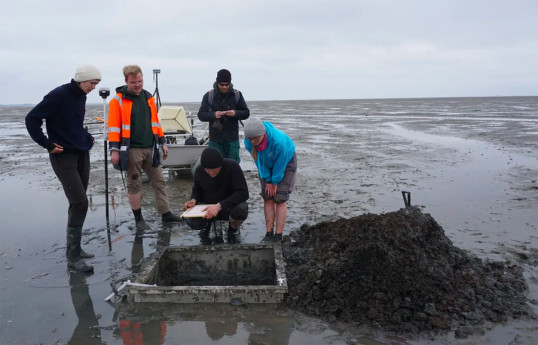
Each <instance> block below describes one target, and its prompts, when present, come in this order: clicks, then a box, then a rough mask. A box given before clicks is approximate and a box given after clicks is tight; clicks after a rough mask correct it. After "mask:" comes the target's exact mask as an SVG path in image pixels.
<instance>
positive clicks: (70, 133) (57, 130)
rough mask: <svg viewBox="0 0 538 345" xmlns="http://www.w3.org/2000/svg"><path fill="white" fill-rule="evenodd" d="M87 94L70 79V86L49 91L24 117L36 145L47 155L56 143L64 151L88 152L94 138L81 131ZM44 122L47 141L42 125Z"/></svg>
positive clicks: (82, 129)
mask: <svg viewBox="0 0 538 345" xmlns="http://www.w3.org/2000/svg"><path fill="white" fill-rule="evenodd" d="M85 113H86V93H85V92H84V91H82V89H81V88H80V87H79V86H78V83H77V82H76V81H74V80H73V79H71V83H69V84H64V85H62V86H59V87H57V88H55V89H54V90H52V91H51V92H49V93H48V94H47V95H46V96H45V97H43V100H42V101H41V102H40V103H39V104H38V105H36V106H35V107H34V108H33V109H32V110H30V112H29V113H28V115H26V128H27V129H28V133H29V134H30V136H31V137H32V139H34V141H35V142H36V143H38V144H39V145H41V146H43V147H44V148H46V149H47V150H48V151H49V152H50V151H52V150H53V149H54V147H55V146H54V144H53V143H56V144H58V145H60V146H63V148H64V149H66V150H74V151H89V150H90V149H91V148H92V146H93V137H92V136H91V135H90V134H89V133H88V131H86V129H84V115H85ZM43 119H46V128H47V135H48V138H47V137H46V136H45V134H43V130H42V129H41V126H42V125H43Z"/></svg>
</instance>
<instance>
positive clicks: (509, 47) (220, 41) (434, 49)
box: [0, 0, 538, 104]
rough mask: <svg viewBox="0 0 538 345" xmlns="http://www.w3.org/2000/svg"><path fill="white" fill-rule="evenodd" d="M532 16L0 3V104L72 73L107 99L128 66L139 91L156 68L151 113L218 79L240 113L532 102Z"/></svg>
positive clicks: (449, 10) (359, 6) (243, 2)
mask: <svg viewBox="0 0 538 345" xmlns="http://www.w3.org/2000/svg"><path fill="white" fill-rule="evenodd" d="M537 18H538V1H536V0H511V1H507V0H476V1H475V0H445V1H440V0H411V1H406V0H393V1H388V0H328V1H321V0H285V1H281V0H221V1H214V0H196V1H186V0H150V1H148V0H144V1H139V0H129V1H114V0H93V1H81V0H49V1H42V0H41V1H28V0H13V1H4V2H3V4H2V10H1V11H0V24H1V25H2V30H1V31H0V62H1V63H0V78H1V84H0V104H18V103H37V102H39V101H40V100H41V99H42V98H43V96H44V95H45V94H46V93H48V92H49V91H50V90H51V89H53V88H55V87H56V86H59V85H61V84H64V83H66V82H69V80H70V79H71V78H72V77H73V76H74V71H75V69H76V67H77V66H78V65H80V64H84V63H91V64H93V65H95V66H97V67H98V68H99V69H100V70H101V73H102V76H103V80H102V81H101V83H100V84H99V85H98V88H99V87H109V88H110V89H111V90H114V89H115V88H116V87H117V86H120V85H122V84H123V83H124V80H123V75H122V72H121V70H122V68H123V66H124V65H127V64H138V65H140V66H141V67H142V69H143V71H144V77H145V85H144V86H145V88H146V89H147V90H148V91H150V92H153V91H154V88H155V84H154V82H153V78H152V70H153V69H155V68H159V69H161V74H160V75H159V90H160V95H161V99H162V101H163V102H199V101H201V99H202V96H203V94H204V93H205V92H206V91H207V90H209V89H210V88H211V86H212V84H213V82H214V80H215V77H216V73H217V71H218V70H219V69H221V68H227V69H229V70H230V71H231V73H232V82H233V83H234V86H235V87H236V88H237V89H239V90H241V91H242V92H243V94H244V96H245V99H246V100H247V102H248V101H249V100H283V99H286V100H287V99H330V98H337V99H338V98H399V97H405V98H408V97H453V96H497V95H500V96H513V95H538V92H537V85H538V24H537V23H538V19H537ZM109 100H110V99H109ZM88 102H90V103H101V102H102V100H101V98H99V96H98V94H97V92H96V91H94V92H92V93H91V94H90V95H89V96H88Z"/></svg>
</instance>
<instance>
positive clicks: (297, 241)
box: [282, 207, 532, 333]
mask: <svg viewBox="0 0 538 345" xmlns="http://www.w3.org/2000/svg"><path fill="white" fill-rule="evenodd" d="M282 249H283V253H284V258H285V260H286V265H287V267H286V274H287V279H288V287H289V294H288V296H287V299H286V303H287V304H288V306H290V307H291V308H294V309H297V310H300V311H301V312H304V313H306V314H309V315H313V316H316V317H321V318H325V319H326V320H328V321H346V322H358V323H360V324H368V325H373V326H376V327H381V328H383V329H386V330H393V331H404V332H405V331H406V332H421V331H437V330H449V329H455V330H457V331H458V330H459V331H461V330H465V329H466V328H467V329H472V332H473V333H474V332H476V329H478V330H480V325H483V324H484V323H485V322H486V321H492V322H502V321H505V320H508V319H510V318H521V317H526V316H532V311H531V309H530V308H529V306H528V305H527V304H526V302H527V299H526V297H525V292H526V290H527V285H526V283H525V280H524V278H523V274H522V269H521V268H520V267H519V266H516V265H512V264H510V263H509V262H490V261H484V260H481V259H479V258H476V257H474V256H472V255H470V254H469V253H467V252H465V251H463V250H461V249H459V248H456V247H455V246H454V245H453V244H452V242H451V241H450V240H449V239H448V238H447V237H446V236H445V234H444V231H443V229H442V227H441V226H439V224H437V222H436V221H435V220H434V219H433V218H432V217H431V216H430V215H429V214H423V213H422V212H421V210H420V209H419V208H417V207H410V208H407V209H401V210H399V211H397V212H392V213H387V214H382V215H376V214H365V215H361V216H359V217H354V218H351V219H340V220H337V221H334V222H323V223H319V224H316V225H314V226H307V225H303V226H302V227H301V229H299V230H297V231H292V232H291V233H290V236H289V238H286V239H285V241H284V242H283V243H282Z"/></svg>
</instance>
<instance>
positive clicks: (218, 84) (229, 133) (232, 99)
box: [198, 69, 250, 163]
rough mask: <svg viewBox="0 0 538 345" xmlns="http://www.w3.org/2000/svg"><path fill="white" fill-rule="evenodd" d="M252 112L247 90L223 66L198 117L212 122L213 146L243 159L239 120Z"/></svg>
mask: <svg viewBox="0 0 538 345" xmlns="http://www.w3.org/2000/svg"><path fill="white" fill-rule="evenodd" d="M249 116H250V110H249V109H248V107H247V103H245V99H244V98H243V94H242V93H241V92H240V91H239V90H236V89H234V87H233V84H232V74H231V73H230V71H228V70H226V69H221V70H220V71H218V72H217V80H216V81H215V82H214V83H213V89H212V90H209V91H208V92H206V93H205V95H204V97H203V98H202V104H201V105H200V109H199V110H198V119H200V121H204V122H209V147H212V148H214V149H217V150H218V151H220V153H221V154H222V156H223V157H224V158H230V159H233V160H235V161H236V162H237V163H239V162H240V158H239V122H240V121H241V120H246V119H247V118H248V117H249Z"/></svg>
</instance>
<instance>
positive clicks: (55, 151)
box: [50, 143, 64, 154]
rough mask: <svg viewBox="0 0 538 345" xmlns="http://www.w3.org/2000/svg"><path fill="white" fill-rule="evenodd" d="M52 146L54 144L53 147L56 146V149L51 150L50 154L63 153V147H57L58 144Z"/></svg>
mask: <svg viewBox="0 0 538 345" xmlns="http://www.w3.org/2000/svg"><path fill="white" fill-rule="evenodd" d="M53 144H54V146H56V147H55V148H53V149H52V151H50V153H52V154H57V153H62V152H64V148H63V146H60V145H58V144H56V143H53Z"/></svg>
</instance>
